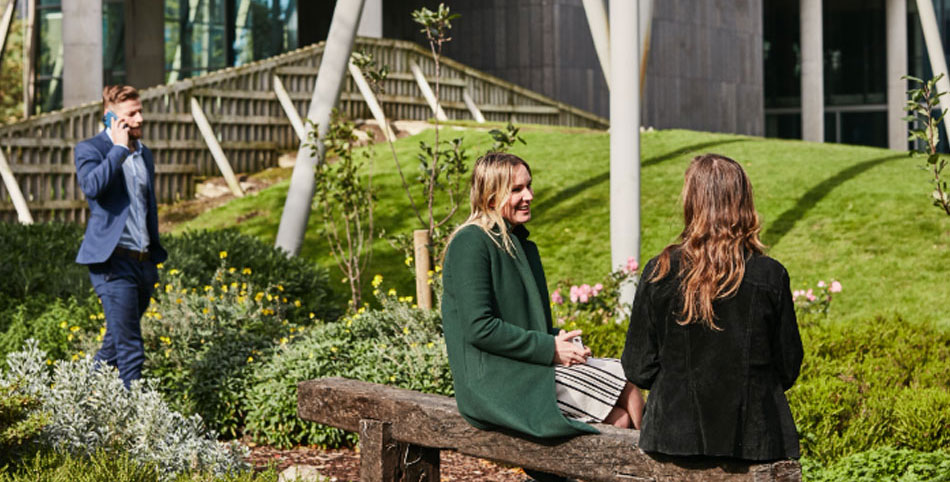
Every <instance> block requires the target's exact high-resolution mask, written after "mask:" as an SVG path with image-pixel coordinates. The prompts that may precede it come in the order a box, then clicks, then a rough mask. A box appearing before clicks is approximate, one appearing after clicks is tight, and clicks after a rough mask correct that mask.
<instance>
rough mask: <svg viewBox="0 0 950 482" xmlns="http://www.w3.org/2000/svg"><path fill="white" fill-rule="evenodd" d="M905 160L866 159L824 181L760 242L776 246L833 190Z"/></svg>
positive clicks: (771, 227) (895, 158)
mask: <svg viewBox="0 0 950 482" xmlns="http://www.w3.org/2000/svg"><path fill="white" fill-rule="evenodd" d="M906 158H907V154H895V155H893V156H886V157H879V158H876V159H868V160H867V161H864V162H861V163H859V164H855V165H853V166H851V167H849V168H846V169H843V170H841V171H839V172H838V173H837V174H835V175H834V176H831V177H829V178H828V179H825V180H824V181H822V182H821V183H820V184H818V185H816V186H815V187H813V188H811V189H809V190H808V192H806V193H805V194H803V195H802V197H800V198H798V202H797V203H795V206H793V207H792V208H791V209H788V210H787V211H785V212H784V213H782V214H781V215H779V217H778V218H776V219H775V221H773V222H772V224H770V225H769V227H768V228H767V229H766V230H765V234H763V235H762V242H763V243H765V244H766V245H768V246H774V245H775V244H777V243H778V242H779V241H781V240H782V238H783V237H785V235H786V234H788V232H789V231H791V230H792V228H794V227H795V224H797V223H798V221H801V220H802V218H804V217H805V214H807V213H808V211H809V210H811V209H812V208H813V207H815V205H816V204H818V202H819V201H821V200H822V199H824V198H825V196H827V195H828V194H829V193H830V192H831V191H832V190H834V188H836V187H838V186H840V185H841V184H843V183H844V182H846V181H849V180H851V179H853V178H855V177H857V176H858V175H860V174H862V173H864V172H865V171H867V170H868V169H871V168H872V167H876V166H879V165H881V164H883V163H885V162H889V161H896V160H898V159H906Z"/></svg>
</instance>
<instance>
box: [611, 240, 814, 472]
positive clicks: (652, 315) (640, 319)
mask: <svg viewBox="0 0 950 482" xmlns="http://www.w3.org/2000/svg"><path fill="white" fill-rule="evenodd" d="M678 261H679V260H678V254H676V252H674V254H673V256H671V274H670V275H667V276H666V277H665V278H664V279H662V280H659V281H657V282H654V283H651V282H649V279H650V277H651V276H652V274H653V270H654V268H655V266H656V258H654V259H652V260H650V262H649V263H647V265H646V267H645V268H644V270H643V276H642V278H641V280H640V284H639V286H638V287H637V294H636V298H635V299H634V302H633V313H632V315H631V317H630V328H629V330H628V332H627V342H626V345H625V347H624V350H623V359H622V362H623V368H624V372H625V373H626V375H627V379H628V380H630V381H631V382H633V383H634V384H635V385H637V386H638V387H641V388H644V389H648V390H650V393H649V396H648V398H647V404H646V411H645V413H644V416H643V427H642V428H643V430H642V431H641V433H640V448H641V449H643V450H644V451H647V452H659V453H664V454H670V455H707V456H725V457H736V458H741V459H747V460H775V459H785V458H798V457H799V456H800V452H799V446H798V434H797V432H796V430H795V421H794V420H793V419H792V412H791V410H789V407H788V400H787V399H786V398H785V390H788V389H789V388H791V386H792V384H794V383H795V379H796V378H798V372H799V369H800V368H801V363H802V356H803V351H802V341H801V337H800V336H799V333H798V324H797V322H796V320H795V308H794V304H793V302H792V295H791V292H790V290H789V279H788V272H787V271H785V268H784V267H783V266H782V265H781V264H780V263H779V262H778V261H775V260H773V259H771V258H769V257H767V256H753V257H751V258H750V259H748V260H747V261H746V271H745V277H744V278H743V279H742V283H741V285H740V286H739V289H738V291H737V292H736V293H735V294H734V295H733V296H731V297H729V298H728V299H723V300H717V301H716V302H714V303H713V309H714V310H715V313H716V320H715V321H716V325H718V326H719V327H720V328H722V331H714V330H712V329H710V328H707V327H705V326H703V325H701V324H696V323H694V324H690V325H686V326H684V325H680V324H678V323H677V322H676V320H677V318H678V317H677V313H678V312H679V311H680V309H681V306H682V304H681V303H682V301H681V298H680V295H679V294H678V292H679V282H680V280H679V278H678V277H677V276H676V273H677V270H678V268H679V263H678Z"/></svg>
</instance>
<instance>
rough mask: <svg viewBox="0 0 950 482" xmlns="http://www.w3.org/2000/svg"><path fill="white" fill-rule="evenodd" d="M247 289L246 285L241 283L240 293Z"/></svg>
mask: <svg viewBox="0 0 950 482" xmlns="http://www.w3.org/2000/svg"><path fill="white" fill-rule="evenodd" d="M246 289H247V283H241V291H243V290H246Z"/></svg>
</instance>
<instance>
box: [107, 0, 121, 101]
mask: <svg viewBox="0 0 950 482" xmlns="http://www.w3.org/2000/svg"><path fill="white" fill-rule="evenodd" d="M102 81H103V83H104V84H105V85H113V84H124V83H125V2H124V1H123V0H104V1H103V2H102Z"/></svg>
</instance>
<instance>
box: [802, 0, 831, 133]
mask: <svg viewBox="0 0 950 482" xmlns="http://www.w3.org/2000/svg"><path fill="white" fill-rule="evenodd" d="M821 1H822V0H801V3H800V9H801V24H800V28H801V46H802V139H804V140H806V141H810V142H824V140H825V87H824V81H825V80H824V78H825V74H824V67H823V64H822V59H823V55H822V49H823V47H822V35H821V34H822V15H821Z"/></svg>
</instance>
